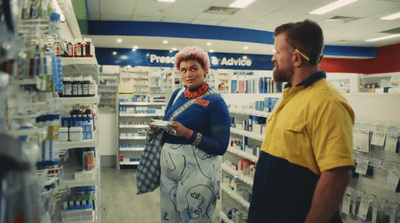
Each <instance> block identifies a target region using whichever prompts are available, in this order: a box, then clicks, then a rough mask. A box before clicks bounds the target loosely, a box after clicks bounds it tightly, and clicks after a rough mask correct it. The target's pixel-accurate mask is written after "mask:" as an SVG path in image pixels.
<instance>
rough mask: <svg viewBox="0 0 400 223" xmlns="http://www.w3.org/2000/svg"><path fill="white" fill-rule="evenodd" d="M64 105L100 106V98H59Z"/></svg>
mask: <svg viewBox="0 0 400 223" xmlns="http://www.w3.org/2000/svg"><path fill="white" fill-rule="evenodd" d="M59 99H60V101H61V103H62V104H63V105H75V104H99V102H100V97H99V96H94V97H68V98H67V97H60V98H59Z"/></svg>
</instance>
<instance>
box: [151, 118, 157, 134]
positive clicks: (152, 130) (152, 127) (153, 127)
mask: <svg viewBox="0 0 400 223" xmlns="http://www.w3.org/2000/svg"><path fill="white" fill-rule="evenodd" d="M152 122H153V119H152V118H151V119H150V121H149V127H150V131H151V132H152V133H155V132H157V130H158V128H157V127H156V126H154V125H152V124H151V123H152Z"/></svg>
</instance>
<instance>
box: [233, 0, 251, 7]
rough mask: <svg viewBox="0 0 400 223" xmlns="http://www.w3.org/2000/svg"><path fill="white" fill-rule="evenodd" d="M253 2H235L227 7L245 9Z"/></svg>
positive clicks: (240, 0)
mask: <svg viewBox="0 0 400 223" xmlns="http://www.w3.org/2000/svg"><path fill="white" fill-rule="evenodd" d="M254 1H255V0H236V1H234V2H233V3H232V4H230V5H229V7H231V8H246V7H247V6H248V5H250V4H251V3H253V2H254Z"/></svg>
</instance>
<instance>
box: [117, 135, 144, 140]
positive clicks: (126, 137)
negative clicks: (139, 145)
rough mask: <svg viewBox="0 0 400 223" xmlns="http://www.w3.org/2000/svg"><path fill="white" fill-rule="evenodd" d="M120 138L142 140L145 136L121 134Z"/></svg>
mask: <svg viewBox="0 0 400 223" xmlns="http://www.w3.org/2000/svg"><path fill="white" fill-rule="evenodd" d="M119 139H121V140H144V139H146V136H121V137H119Z"/></svg>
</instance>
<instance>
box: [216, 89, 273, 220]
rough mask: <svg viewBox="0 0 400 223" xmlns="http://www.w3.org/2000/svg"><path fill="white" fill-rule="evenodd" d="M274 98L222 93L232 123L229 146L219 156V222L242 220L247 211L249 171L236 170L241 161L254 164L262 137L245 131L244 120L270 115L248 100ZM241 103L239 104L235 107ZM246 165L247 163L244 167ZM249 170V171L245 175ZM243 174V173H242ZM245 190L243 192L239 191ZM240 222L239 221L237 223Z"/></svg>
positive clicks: (264, 117) (269, 95) (250, 184)
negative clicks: (220, 179)
mask: <svg viewBox="0 0 400 223" xmlns="http://www.w3.org/2000/svg"><path fill="white" fill-rule="evenodd" d="M271 96H278V94H272V95H271V94H224V95H223V97H224V99H225V101H226V103H227V104H228V106H230V108H229V112H230V115H231V118H232V119H234V123H235V124H233V123H231V125H232V127H231V143H230V146H229V147H228V150H227V152H226V153H225V155H224V156H223V164H222V179H223V182H222V183H221V212H220V213H219V218H220V220H221V221H223V222H236V220H238V219H242V218H243V219H246V218H247V213H248V211H249V207H250V203H249V200H248V199H249V197H248V196H249V194H251V188H252V187H253V178H252V177H251V176H250V174H251V173H250V172H251V171H250V170H249V169H247V170H241V169H240V168H239V169H238V166H240V165H241V162H245V163H247V162H252V163H254V165H255V163H256V162H257V161H258V154H259V149H260V147H261V143H262V141H263V140H264V137H265V135H264V134H262V132H261V131H262V130H261V129H262V127H260V128H259V129H258V131H259V132H253V131H252V129H246V130H244V129H245V124H244V123H245V121H248V120H250V117H253V116H256V117H258V119H267V118H268V117H269V116H270V115H271V113H270V112H264V111H257V110H255V103H254V102H253V101H249V100H248V98H252V100H254V101H255V100H264V98H265V97H271ZM238 103H242V104H238ZM261 126H263V125H261ZM245 165H247V164H245ZM249 171H250V172H249ZM245 173H246V174H245ZM243 191H245V192H243ZM233 210H235V211H236V212H235V214H232V215H233V216H232V218H233V219H229V218H228V216H227V212H228V211H230V212H232V211H233ZM238 221H240V220H238Z"/></svg>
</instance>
